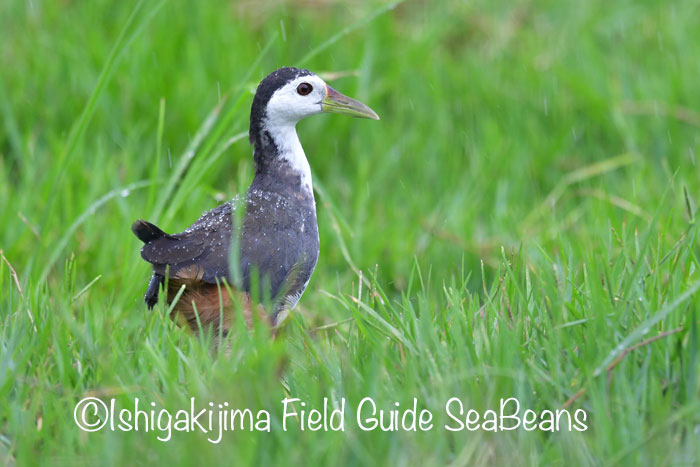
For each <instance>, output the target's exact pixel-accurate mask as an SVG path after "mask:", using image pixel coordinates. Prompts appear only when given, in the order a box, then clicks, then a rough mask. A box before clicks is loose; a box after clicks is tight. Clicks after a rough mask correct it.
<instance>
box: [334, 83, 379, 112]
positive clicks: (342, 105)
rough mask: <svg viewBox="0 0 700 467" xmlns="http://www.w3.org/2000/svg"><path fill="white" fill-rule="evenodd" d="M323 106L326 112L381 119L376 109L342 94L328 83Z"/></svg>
mask: <svg viewBox="0 0 700 467" xmlns="http://www.w3.org/2000/svg"><path fill="white" fill-rule="evenodd" d="M321 108H322V109H323V111H324V112H330V113H335V114H343V115H350V116H352V117H360V118H371V119H373V120H379V116H378V115H377V113H376V112H375V111H374V110H372V109H370V108H369V107H367V106H366V105H365V104H363V103H362V102H360V101H356V100H355V99H351V98H349V97H348V96H344V95H342V94H341V93H339V92H338V91H336V90H335V89H333V88H332V87H330V86H328V85H326V97H325V99H323V101H322V102H321Z"/></svg>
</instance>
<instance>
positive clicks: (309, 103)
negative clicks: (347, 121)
mask: <svg viewBox="0 0 700 467" xmlns="http://www.w3.org/2000/svg"><path fill="white" fill-rule="evenodd" d="M326 94H327V87H326V83H325V82H324V81H323V80H322V79H321V78H319V77H318V76H316V75H307V76H300V77H299V78H297V79H295V80H293V81H290V82H289V83H287V84H285V85H284V86H283V87H282V88H280V89H278V90H277V91H275V93H274V94H273V95H272V97H271V98H270V100H269V102H268V103H267V112H266V113H267V122H268V125H269V126H273V127H276V126H285V125H295V124H296V123H297V122H298V121H299V120H301V119H302V118H304V117H308V116H310V115H315V114H318V113H321V112H323V100H324V99H325V98H326Z"/></svg>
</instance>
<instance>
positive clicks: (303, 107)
mask: <svg viewBox="0 0 700 467" xmlns="http://www.w3.org/2000/svg"><path fill="white" fill-rule="evenodd" d="M322 112H329V113H339V114H345V115H350V116H353V117H362V118H372V119H374V120H379V117H378V116H377V114H376V113H375V112H374V111H373V110H372V109H370V108H369V107H367V106H366V105H365V104H363V103H362V102H359V101H356V100H355V99H351V98H349V97H347V96H344V95H343V94H341V93H339V92H338V91H336V90H335V89H333V88H331V87H330V86H328V85H327V84H326V82H325V81H323V80H322V79H321V78H320V77H319V76H317V75H315V74H314V73H311V72H310V71H308V70H302V69H299V68H280V69H279V70H276V71H274V72H272V73H270V74H269V75H267V77H265V79H263V80H262V82H260V85H259V86H258V89H257V91H256V93H255V98H254V99H253V106H252V108H251V115H250V138H251V142H253V143H254V142H255V139H256V138H258V137H260V133H261V132H262V131H263V130H264V129H265V128H268V129H273V128H276V127H285V126H292V127H293V126H294V125H296V123H297V122H298V121H299V120H301V119H302V118H304V117H308V116H310V115H315V114H318V113H322Z"/></svg>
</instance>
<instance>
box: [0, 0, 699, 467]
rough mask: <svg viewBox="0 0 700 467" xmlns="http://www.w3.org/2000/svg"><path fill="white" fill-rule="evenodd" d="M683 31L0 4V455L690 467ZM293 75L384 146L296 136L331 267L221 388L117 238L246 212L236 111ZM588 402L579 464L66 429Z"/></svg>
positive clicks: (693, 229) (486, 443) (450, 449)
mask: <svg viewBox="0 0 700 467" xmlns="http://www.w3.org/2000/svg"><path fill="white" fill-rule="evenodd" d="M699 15H700V3H699V2H697V1H676V2H662V1H644V2H638V1H617V2H612V3H611V2H602V1H591V2H574V1H571V2H557V1H515V2H501V1H498V2H491V1H481V0H475V1H442V2H440V1H434V2H429V1H419V0H407V1H405V2H399V3H395V4H388V3H384V2H356V1H340V2H331V1H321V0H319V1H314V0H307V1H289V2H255V1H242V2H233V1H210V2H199V3H195V2H181V1H168V2H156V1H146V2H141V3H138V2H134V1H123V2H110V1H102V0H99V1H91V2H77V1H68V0H63V1H40V0H31V1H19V0H9V1H4V2H2V3H0V44H1V45H0V119H1V120H2V125H1V126H0V205H1V206H2V209H1V210H0V225H1V226H2V227H1V228H0V249H2V251H3V259H2V263H1V264H0V277H1V279H0V285H1V286H2V289H1V290H2V299H1V300H2V310H1V311H0V313H2V315H0V316H1V317H2V320H3V330H2V335H1V337H0V343H1V344H2V348H1V349H0V352H1V354H0V393H1V394H2V395H3V399H4V400H5V401H6V402H5V403H3V404H2V408H1V409H0V417H1V418H0V448H1V449H0V455H1V456H2V458H3V459H4V460H5V462H8V463H14V462H17V463H18V464H32V463H34V462H38V461H43V462H51V463H65V464H74V463H85V464H92V463H115V464H122V463H124V462H127V461H129V462H136V463H151V462H155V461H164V460H168V461H170V462H175V463H183V464H185V463H190V462H199V463H201V462H205V461H218V462H220V461H221V460H222V459H226V460H227V461H229V460H230V461H231V462H237V463H238V462H240V463H246V462H249V463H253V462H255V463H260V462H272V461H279V460H284V461H290V462H295V461H302V460H308V461H318V462H322V461H326V462H328V461H330V460H332V459H336V458H339V459H341V460H343V461H345V462H347V463H355V464H368V463H374V462H380V463H381V462H391V463H395V464H403V465H412V464H415V463H417V461H418V459H425V463H427V464H436V465H442V464H445V463H454V464H457V465H463V464H477V465H478V464H485V463H492V462H494V461H495V462H509V463H516V464H537V463H540V462H547V463H560V464H561V463H564V462H575V463H576V464H579V463H590V464H598V463H610V464H614V463H640V462H641V463H644V462H648V463H650V464H656V463H657V462H656V461H661V460H665V461H667V462H670V463H672V464H677V463H693V462H697V461H698V456H699V452H698V449H700V448H698V446H700V443H698V442H697V441H698V436H699V435H698V427H699V426H700V418H699V416H698V414H699V413H700V395H699V389H698V388H700V380H699V374H700V372H699V371H698V370H699V369H700V366H699V363H698V343H697V320H698V315H697V310H698V305H699V304H700V301H699V300H698V298H697V294H696V293H695V292H696V291H697V289H698V282H697V281H698V275H697V272H695V271H696V268H697V256H698V253H699V250H698V246H697V243H696V242H697V236H698V235H697V234H698V228H697V224H696V223H695V206H696V204H695V203H696V200H697V199H698V197H699V196H700V188H699V187H700V184H699V183H698V180H699V178H700V167H698V164H697V162H696V158H697V156H696V154H697V153H698V152H699V151H700V109H699V108H698V103H700V87H699V86H698V85H697V82H698V76H700V29H699V28H698V18H699V17H700V16H699ZM280 66H300V67H305V68H309V69H310V70H312V71H314V72H317V73H319V74H321V75H322V76H323V77H325V78H326V79H327V81H328V82H329V83H331V85H332V86H333V87H334V88H336V89H338V90H339V91H341V92H343V93H344V94H347V95H349V96H352V97H355V98H357V99H360V100H362V101H363V102H365V103H367V104H368V105H370V106H371V107H372V108H373V109H375V110H376V111H377V113H378V114H379V115H380V117H381V120H380V121H379V122H369V121H361V120H355V119H348V118H342V117H338V116H321V117H315V118H311V119H307V120H305V121H303V122H301V123H300V124H299V126H298V131H299V135H300V139H301V141H302V144H303V145H304V148H305V151H306V154H307V156H308V158H309V162H310V164H311V167H312V171H313V176H314V184H315V186H316V187H317V203H318V207H319V230H320V237H321V258H320V260H319V264H318V267H317V269H316V272H315V274H314V276H313V278H312V281H311V283H310V286H309V289H308V290H307V292H306V294H305V296H304V298H303V299H302V301H301V303H300V306H299V308H298V309H297V313H296V314H295V316H294V318H293V319H292V320H291V323H290V324H289V325H287V327H286V328H285V330H284V331H283V332H282V334H281V335H280V336H278V337H277V338H276V339H275V340H274V341H272V340H270V338H269V337H268V336H266V335H265V332H264V330H258V332H257V333H254V334H253V335H249V334H248V333H247V332H245V330H241V332H240V335H237V336H234V338H233V339H232V340H233V341H234V344H232V345H233V346H234V351H233V352H232V353H231V355H230V356H227V357H219V358H217V357H216V355H215V354H214V353H212V352H211V351H210V347H211V345H210V343H208V342H206V341H202V340H199V339H196V338H192V337H191V336H188V335H185V334H184V333H182V332H181V331H179V330H178V329H177V328H176V327H175V326H174V325H173V324H172V323H170V322H169V320H168V319H167V318H166V317H165V315H166V311H165V309H164V308H160V309H159V310H157V311H156V312H148V311H147V310H145V306H144V305H143V303H142V294H143V292H144V290H145V286H146V282H147V279H148V277H149V271H148V267H147V265H146V264H145V263H143V262H142V261H141V260H140V258H139V254H138V249H139V247H140V244H139V242H138V240H137V239H136V238H135V237H134V236H133V235H132V234H131V232H130V230H129V226H130V224H131V222H132V221H133V220H135V219H136V218H146V219H149V220H151V221H153V222H156V223H158V224H159V225H160V226H161V227H162V228H163V229H165V230H166V231H181V230H183V229H184V228H186V227H187V226H188V225H189V224H190V223H191V222H192V221H193V220H194V219H196V218H197V217H198V216H199V215H200V214H201V213H202V211H204V210H207V209H210V208H212V207H214V206H215V205H217V204H219V203H220V202H222V201H223V200H226V199H228V198H231V197H233V196H234V195H235V194H236V193H239V192H243V191H244V190H245V189H246V188H247V186H248V184H249V183H250V181H251V179H252V175H253V168H252V157H251V153H252V151H251V148H250V147H249V145H248V142H247V135H246V133H247V130H248V117H249V109H250V102H251V100H252V95H253V94H252V93H253V92H254V89H255V87H256V85H257V83H258V82H259V80H260V79H262V78H263V77H264V76H265V75H266V74H267V73H269V72H270V71H272V70H274V69H276V68H278V67H280ZM215 109H218V110H215ZM189 150H191V151H190V152H188V151H189ZM188 155H191V156H192V157H191V158H190V157H188ZM71 258H72V259H71ZM360 272H361V273H362V277H360V276H359V275H358V274H359V273H360ZM15 273H16V280H15V275H14V274H15ZM368 278H369V279H368ZM650 331H651V334H649V332H650ZM669 331H673V332H672V333H670V334H668V335H667V336H666V335H664V336H663V337H660V338H659V339H658V341H655V342H650V343H644V344H643V345H642V346H640V348H639V350H635V351H632V352H630V353H629V355H627V354H626V353H625V356H624V360H623V363H620V364H619V366H618V368H615V370H614V371H615V373H613V372H612V371H611V372H607V373H606V372H605V371H603V372H602V374H601V372H600V371H599V370H600V369H601V368H603V369H605V367H606V366H607V365H609V364H611V362H612V361H613V360H614V358H616V357H618V356H620V354H621V352H622V350H623V349H624V348H629V347H631V346H632V345H635V344H637V343H640V342H643V341H644V339H645V338H649V337H651V336H653V335H656V334H659V333H666V332H669ZM597 370H598V371H597ZM606 374H607V378H606ZM613 374H614V375H615V377H614V378H613ZM582 388H583V389H582ZM580 390H583V393H581V394H579V395H578V397H576V398H575V400H574V401H572V404H573V405H572V407H574V408H578V407H583V408H585V409H586V410H588V411H589V413H590V414H592V415H591V417H592V421H591V429H590V430H589V431H587V432H586V433H584V434H581V433H577V432H573V433H557V434H543V433H539V432H537V433H525V432H517V431H516V432H509V433H497V434H486V433H483V432H478V433H469V432H465V433H466V434H465V433H447V432H445V431H444V430H442V429H435V430H433V431H431V432H429V433H417V434H415V433H408V434H407V433H400V434H396V433H375V432H372V433H363V432H358V431H357V430H354V431H350V432H349V433H341V434H337V433H321V432H319V433H309V432H303V433H301V432H291V433H290V432H287V433H285V432H280V430H279V429H278V430H275V429H273V432H272V433H270V434H255V433H248V432H245V433H239V432H237V433H230V434H228V435H225V436H224V441H223V442H222V443H221V444H219V445H212V444H210V443H208V442H206V441H205V440H204V438H205V437H204V436H201V435H200V436H198V435H193V434H183V435H178V437H177V438H176V439H174V440H173V441H170V442H169V443H161V442H159V441H157V440H155V435H154V436H151V434H144V433H119V432H116V433H97V434H86V433H83V432H80V431H79V430H78V429H77V427H76V426H75V425H74V423H73V419H72V413H73V412H72V410H73V406H74V404H75V402H76V401H77V400H79V399H80V398H81V397H83V395H85V394H97V395H101V396H104V397H106V398H109V397H112V396H116V397H118V398H121V399H120V400H122V401H128V400H132V399H133V397H142V398H145V399H146V400H149V401H150V400H157V401H158V403H159V404H162V405H165V406H169V407H179V405H178V404H182V403H184V402H187V401H189V397H192V396H195V397H197V398H199V399H201V400H203V401H208V400H214V401H223V400H228V401H229V403H233V404H234V406H235V405H236V404H237V405H238V406H242V407H246V406H248V407H251V408H253V407H258V408H270V407H272V408H274V410H275V413H276V414H277V416H279V406H280V404H279V400H281V399H282V398H284V396H285V395H288V394H291V395H293V396H297V397H304V398H306V400H308V401H310V403H313V404H314V405H318V404H319V401H321V402H322V400H323V397H330V398H333V399H334V400H337V399H338V398H340V397H346V398H348V400H349V401H350V403H351V404H357V403H358V402H359V400H360V399H361V398H362V397H364V396H365V395H370V396H373V397H375V399H376V400H378V401H379V400H383V401H386V403H387V404H388V406H390V404H391V403H392V402H393V401H395V400H401V401H402V402H406V401H409V402H410V401H411V400H412V398H413V397H418V398H419V399H420V400H421V402H422V403H423V404H424V405H426V406H428V407H430V408H431V409H432V410H433V411H434V412H435V413H439V412H440V411H441V410H442V407H443V406H444V402H445V401H446V400H447V399H448V398H449V397H451V396H453V395H455V396H457V397H461V398H462V399H463V400H465V401H468V403H469V404H471V406H473V407H475V408H478V409H481V410H483V409H485V408H492V407H494V404H497V402H498V398H500V397H509V396H511V395H514V396H518V397H520V398H521V403H527V404H529V406H530V407H533V408H539V409H540V410H542V409H547V408H548V409H555V408H559V407H561V406H562V404H564V403H565V402H566V401H567V399H569V398H572V397H574V396H575V395H576V394H578V392H579V391H580ZM524 401H525V402H524ZM278 421H279V420H276V421H275V423H276V422H278Z"/></svg>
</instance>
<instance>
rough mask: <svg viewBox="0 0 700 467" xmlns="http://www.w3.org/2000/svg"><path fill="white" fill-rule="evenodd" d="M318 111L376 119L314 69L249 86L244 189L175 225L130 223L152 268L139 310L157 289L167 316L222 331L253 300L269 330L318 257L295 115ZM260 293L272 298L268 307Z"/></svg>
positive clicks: (287, 70)
mask: <svg viewBox="0 0 700 467" xmlns="http://www.w3.org/2000/svg"><path fill="white" fill-rule="evenodd" d="M324 112H325V113H338V114H344V115H349V116H353V117H361V118H369V119H374V120H379V117H378V116H377V114H376V112H374V111H373V110H372V109H371V108H369V107H368V106H366V105H365V104H363V103H361V102H359V101H357V100H355V99H352V98H350V97H347V96H345V95H343V94H341V93H340V92H338V91H336V90H335V89H333V88H332V87H330V86H329V85H328V84H326V82H325V81H324V80H323V79H322V78H321V77H319V76H318V75H316V74H315V73H312V72H310V71H308V70H306V69H300V68H295V67H283V68H279V69H278V70H276V71H273V72H272V73H270V74H269V75H267V76H266V77H265V78H264V79H263V80H262V81H261V82H260V84H259V85H258V87H257V90H256V92H255V96H254V97H253V102H252V105H251V111H250V130H249V139H250V144H251V145H252V146H253V161H254V167H255V175H254V177H253V181H252V183H251V185H250V187H249V188H248V190H247V192H246V194H245V196H243V197H241V198H239V199H233V200H231V201H228V202H226V203H224V204H222V205H220V206H218V207H216V208H214V209H212V210H210V211H208V212H204V214H202V216H201V217H200V218H199V219H198V220H197V221H195V222H194V223H193V224H192V225H190V227H188V228H187V229H185V230H184V231H183V232H180V233H176V234H169V233H166V232H165V231H163V230H161V229H160V228H159V227H157V226H156V225H155V224H152V223H150V222H148V221H145V220H142V219H138V220H137V221H135V222H134V223H133V224H132V226H131V230H132V231H133V233H134V234H135V235H136V236H137V237H138V238H139V239H140V240H141V241H142V242H143V243H144V245H143V247H142V248H141V257H142V258H143V259H144V260H145V261H147V262H148V263H150V264H151V265H152V267H153V274H152V276H151V279H150V280H149V282H148V286H147V289H146V293H145V296H144V301H145V302H146V305H147V307H148V308H149V309H152V308H153V307H154V306H155V305H156V303H157V302H158V300H159V292H160V290H161V289H164V291H165V293H164V294H163V295H165V296H166V298H167V302H168V304H170V305H171V306H172V307H173V309H172V312H171V316H170V317H171V318H172V319H173V320H176V321H177V322H179V323H180V324H182V325H185V326H189V328H190V329H191V330H192V331H193V332H195V333H198V332H199V331H200V330H204V329H208V328H209V327H212V328H213V329H214V331H215V332H221V333H223V334H224V335H226V334H228V332H229V330H230V329H231V327H232V323H233V322H234V321H233V320H234V314H235V310H236V309H242V310H243V312H244V317H245V319H246V323H248V325H249V326H250V325H251V324H250V323H251V320H252V315H253V313H254V310H255V309H257V310H258V314H259V315H260V316H262V317H263V319H264V320H266V321H267V322H268V324H269V325H270V326H271V327H272V328H274V329H276V328H277V327H278V326H279V325H280V324H281V323H282V322H283V321H284V319H285V318H286V317H287V316H288V314H289V312H290V311H291V310H292V309H294V307H295V306H296V305H297V303H298V302H299V299H300V298H301V296H302V294H303V293H304V291H305V290H306V287H307V285H308V283H309V280H310V278H311V275H312V273H313V271H314V269H315V267H316V263H317V261H318V257H319V235H318V224H317V218H316V201H315V198H314V192H313V185H312V180H311V168H310V166H309V162H308V160H307V158H306V155H305V153H304V149H303V148H302V146H301V142H300V141H299V137H298V135H297V131H296V124H297V122H299V121H300V120H301V119H303V118H305V117H309V116H311V115H316V114H319V113H324ZM241 210H244V213H243V214H242V215H241ZM232 245H233V246H232ZM229 291H231V292H232V293H231V294H229V293H228V292H229ZM255 293H257V296H254V295H255ZM178 295H180V296H179V298H178ZM232 295H233V296H232ZM263 298H266V299H268V303H272V306H271V307H268V308H270V309H269V310H266V309H265V307H264V304H263V303H262V299H263ZM176 299H177V301H176V303H175V304H174V305H172V303H173V302H174V301H175V300H176ZM254 301H256V302H257V303H254ZM241 305H242V306H241Z"/></svg>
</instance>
